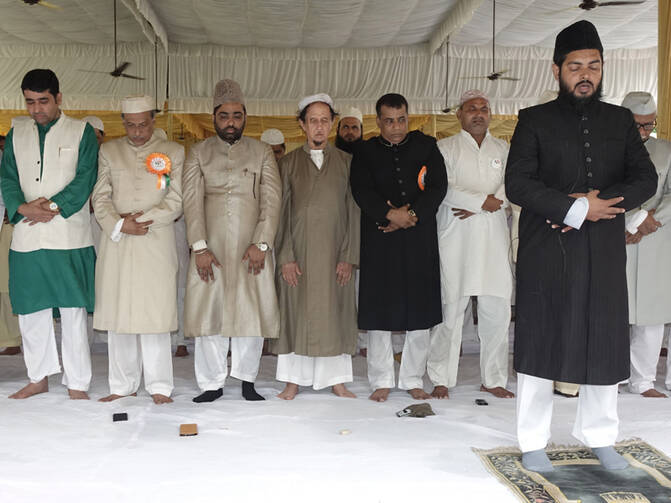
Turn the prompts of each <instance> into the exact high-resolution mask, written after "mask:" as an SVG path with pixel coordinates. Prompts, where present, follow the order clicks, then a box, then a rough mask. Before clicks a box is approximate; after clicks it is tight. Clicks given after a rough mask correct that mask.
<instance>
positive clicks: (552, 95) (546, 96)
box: [536, 89, 559, 105]
mask: <svg viewBox="0 0 671 503" xmlns="http://www.w3.org/2000/svg"><path fill="white" fill-rule="evenodd" d="M558 95H559V91H551V90H550V89H546V90H545V91H543V92H542V93H541V95H540V96H539V97H538V101H537V102H536V105H542V104H543V103H549V102H550V101H554V100H556V99H557V96H558Z"/></svg>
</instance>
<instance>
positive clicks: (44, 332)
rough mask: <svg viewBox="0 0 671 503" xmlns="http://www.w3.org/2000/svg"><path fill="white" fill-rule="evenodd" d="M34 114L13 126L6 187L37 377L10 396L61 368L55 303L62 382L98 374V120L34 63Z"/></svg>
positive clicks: (24, 325)
mask: <svg viewBox="0 0 671 503" xmlns="http://www.w3.org/2000/svg"><path fill="white" fill-rule="evenodd" d="M21 90H22V91H23V96H24V98H25V101H26V108H27V110H28V113H29V114H30V116H31V117H32V120H26V121H21V122H19V123H17V124H16V125H15V126H14V127H13V128H12V129H11V130H10V132H9V134H8V135H7V142H6V145H5V152H4V155H3V158H2V166H1V167H0V178H1V180H2V181H1V182H0V183H1V186H2V195H3V198H4V200H5V205H6V206H7V216H8V218H9V221H10V222H11V223H13V224H14V225H15V227H14V234H13V236H12V244H11V248H10V251H9V296H10V299H11V303H12V310H13V311H14V313H15V314H17V315H18V316H19V328H20V330H21V336H22V338H23V350H24V359H25V362H26V367H27V370H28V378H29V380H30V383H29V384H28V385H27V386H25V387H24V388H22V389H21V390H20V391H18V392H17V393H14V394H13V395H11V397H10V398H28V397H29V396H32V395H35V394H37V393H43V392H45V391H48V388H49V385H48V381H47V377H48V376H50V375H52V374H57V373H59V372H61V367H60V365H59V361H58V351H57V349H56V338H55V335H54V326H53V320H52V311H53V309H54V308H58V309H59V311H60V316H61V332H62V348H61V350H62V356H63V367H64V370H65V373H64V375H63V384H64V385H66V386H67V388H68V393H69V395H70V398H72V399H87V398H88V395H87V393H86V392H87V391H88V387H89V383H90V381H91V356H90V353H89V346H88V339H87V331H86V312H87V311H93V305H94V289H93V278H94V268H95V251H94V249H93V238H92V235H91V225H90V219H89V208H88V203H87V201H88V198H89V195H90V194H91V190H92V189H93V185H94V184H95V181H96V174H97V156H98V143H97V141H96V136H95V133H94V132H93V129H92V128H91V126H90V125H87V124H86V123H85V122H83V121H79V120H76V119H72V118H70V117H67V116H66V115H65V114H63V113H62V112H61V111H60V104H61V99H62V97H61V94H60V92H59V84H58V78H57V77H56V75H55V74H54V73H53V72H52V71H51V70H42V69H36V70H31V71H29V72H28V73H27V74H26V75H25V77H24V78H23V81H22V83H21Z"/></svg>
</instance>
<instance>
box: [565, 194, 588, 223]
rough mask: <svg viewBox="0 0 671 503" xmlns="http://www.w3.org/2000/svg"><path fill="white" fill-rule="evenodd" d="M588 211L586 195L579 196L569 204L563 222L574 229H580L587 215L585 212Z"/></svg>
mask: <svg viewBox="0 0 671 503" xmlns="http://www.w3.org/2000/svg"><path fill="white" fill-rule="evenodd" d="M588 211H589V201H587V198H586V197H579V198H578V199H576V200H575V202H574V203H573V204H572V205H571V207H570V208H569V210H568V212H566V216H565V217H564V223H565V224H566V225H568V226H570V227H573V228H574V229H580V227H582V224H583V222H584V221H585V218H586V217H587V212H588Z"/></svg>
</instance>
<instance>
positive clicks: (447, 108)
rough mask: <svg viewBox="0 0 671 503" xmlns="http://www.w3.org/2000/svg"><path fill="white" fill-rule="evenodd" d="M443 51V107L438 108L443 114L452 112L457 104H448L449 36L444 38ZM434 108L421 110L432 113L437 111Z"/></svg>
mask: <svg viewBox="0 0 671 503" xmlns="http://www.w3.org/2000/svg"><path fill="white" fill-rule="evenodd" d="M444 51H445V108H442V109H441V110H439V111H440V112H442V113H444V114H449V113H450V112H453V111H455V110H456V109H457V106H458V105H450V104H449V101H448V99H449V98H448V88H449V84H450V37H449V36H448V37H447V38H446V39H445V46H444ZM439 111H438V110H436V109H431V110H423V112H430V113H432V114H437V113H438V112H439Z"/></svg>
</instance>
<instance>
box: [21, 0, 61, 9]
mask: <svg viewBox="0 0 671 503" xmlns="http://www.w3.org/2000/svg"><path fill="white" fill-rule="evenodd" d="M23 3H25V4H26V5H41V6H42V7H49V8H50V9H62V7H60V6H59V5H55V4H52V3H49V2H45V1H44V0H23Z"/></svg>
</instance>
